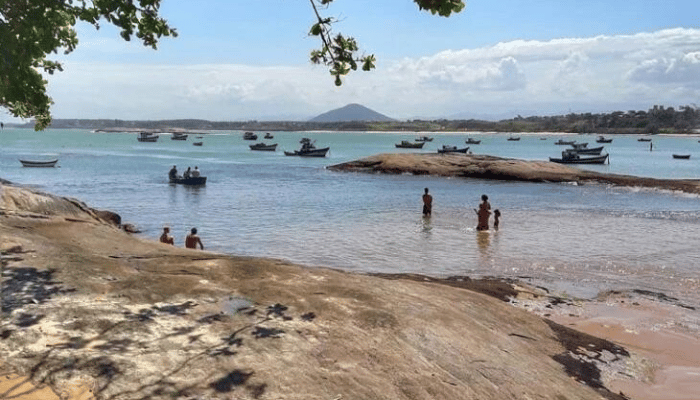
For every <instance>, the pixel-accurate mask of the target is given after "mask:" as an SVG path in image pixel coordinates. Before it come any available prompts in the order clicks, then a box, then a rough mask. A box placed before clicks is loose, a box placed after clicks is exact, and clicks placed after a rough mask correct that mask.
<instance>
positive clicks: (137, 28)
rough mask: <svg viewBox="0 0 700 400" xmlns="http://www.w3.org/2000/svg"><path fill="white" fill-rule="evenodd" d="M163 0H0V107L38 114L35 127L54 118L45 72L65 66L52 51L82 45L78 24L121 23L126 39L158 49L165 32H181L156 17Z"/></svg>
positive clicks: (27, 114) (67, 50) (24, 114)
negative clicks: (51, 111) (135, 39)
mask: <svg viewBox="0 0 700 400" xmlns="http://www.w3.org/2000/svg"><path fill="white" fill-rule="evenodd" d="M159 7H160V0H92V1H89V0H0V106H2V107H4V108H6V109H7V110H9V111H10V113H11V114H12V115H14V116H16V117H22V118H30V117H34V118H36V125H35V129H37V130H41V129H44V128H46V127H47V126H48V125H49V123H50V122H51V114H50V107H51V104H52V101H51V98H50V97H49V96H48V95H47V94H46V85H47V82H46V80H45V79H44V77H43V75H42V71H43V72H45V73H48V74H49V75H51V74H53V73H54V72H56V71H62V70H63V68H62V66H61V64H60V63H59V62H56V61H52V60H49V59H48V57H49V55H50V54H51V53H58V51H63V52H64V53H66V54H67V53H70V52H72V51H73V50H74V49H75V47H76V46H77V45H78V37H77V35H76V32H75V25H76V23H77V22H78V21H85V22H87V23H89V24H92V25H93V26H95V28H97V29H99V28H100V22H101V21H102V20H104V21H106V22H107V23H110V24H112V25H114V26H116V27H118V28H119V29H120V30H121V32H120V35H121V37H122V38H123V39H124V40H127V41H128V40H131V38H132V37H134V36H135V37H136V38H137V39H139V40H140V41H141V42H143V44H144V45H145V46H148V47H152V48H154V49H155V48H156V45H157V43H158V40H159V39H160V38H161V37H162V36H177V33H176V31H175V30H174V29H172V28H170V26H168V24H167V22H166V21H165V20H164V19H162V18H161V17H159V16H158V10H159Z"/></svg>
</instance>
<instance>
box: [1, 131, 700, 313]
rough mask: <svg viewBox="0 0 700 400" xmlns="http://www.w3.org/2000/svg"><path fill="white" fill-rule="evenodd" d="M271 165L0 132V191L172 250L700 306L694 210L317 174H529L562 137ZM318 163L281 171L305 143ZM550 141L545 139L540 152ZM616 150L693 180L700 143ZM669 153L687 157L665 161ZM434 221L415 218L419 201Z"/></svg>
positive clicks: (237, 146)
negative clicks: (438, 161) (467, 151)
mask: <svg viewBox="0 0 700 400" xmlns="http://www.w3.org/2000/svg"><path fill="white" fill-rule="evenodd" d="M273 134H274V135H275V139H274V140H271V141H266V142H274V143H279V145H278V148H277V151H276V152H274V153H270V152H254V151H251V150H250V149H249V148H248V145H249V144H252V143H254V142H250V141H244V140H243V139H242V132H238V131H231V132H227V131H224V132H213V133H210V134H206V135H204V137H203V139H201V140H202V141H203V142H204V145H203V146H202V147H196V146H193V145H192V142H193V141H194V137H193V136H194V135H190V138H188V140H187V141H185V142H181V141H172V140H170V137H169V136H168V135H161V137H160V140H159V141H158V142H157V143H139V142H137V140H136V135H135V134H130V133H93V132H90V131H88V130H48V131H45V132H34V131H32V130H25V129H7V128H6V129H4V130H2V131H0V149H1V150H0V177H1V178H3V179H7V180H10V181H13V182H16V183H21V184H25V185H30V186H33V187H36V188H39V189H41V190H45V191H48V192H51V193H56V194H60V195H63V196H69V197H75V198H78V199H80V200H82V201H85V202H86V203H88V204H89V205H90V206H92V207H95V208H102V209H109V210H112V211H115V212H117V213H119V214H120V215H121V216H122V218H123V220H124V221H125V222H129V223H132V224H134V225H136V226H137V227H138V228H140V229H142V233H141V234H140V236H142V237H145V238H151V239H154V240H156V239H157V238H158V236H159V235H160V233H161V230H162V227H163V226H164V225H168V226H170V227H171V231H172V233H173V235H174V237H175V241H176V244H177V245H179V246H182V245H183V242H184V237H185V235H186V233H187V232H188V231H189V229H190V228H192V227H197V228H198V230H199V233H200V236H201V237H202V239H203V242H204V244H205V246H206V248H207V249H208V250H213V251H217V252H223V253H229V254H237V255H249V256H262V257H273V258H281V259H286V260H289V261H293V262H297V263H302V264H306V265H312V266H326V267H332V268H337V269H342V270H348V271H361V272H388V273H401V272H411V273H421V274H427V275H431V276H443V277H444V276H451V275H469V276H473V277H477V276H499V277H519V278H525V279H530V280H531V281H533V282H534V283H537V284H541V285H544V286H546V287H549V288H550V289H552V290H554V291H557V292H565V293H566V294H569V295H572V296H579V297H593V296H595V295H596V294H597V293H598V292H599V291H601V290H608V289H617V290H622V289H642V290H651V291H658V292H663V293H665V294H667V295H670V296H675V297H678V298H679V299H681V300H682V301H683V302H684V303H686V304H689V305H691V306H695V307H698V306H700V247H699V246H698V244H700V197H699V196H697V195H691V194H685V193H678V192H670V191H663V190H655V189H641V188H623V187H612V186H608V185H602V184H591V185H573V184H554V183H524V182H500V181H487V180H478V179H461V178H442V177H430V176H412V175H374V174H359V173H346V172H333V171H329V170H328V169H326V168H325V167H326V166H328V165H332V164H337V163H341V162H345V161H350V160H354V159H358V158H361V157H365V156H369V155H373V154H377V153H384V152H407V151H408V152H415V151H421V152H435V151H436V149H437V148H438V147H439V146H441V145H443V144H450V145H458V146H460V147H463V146H465V144H464V140H465V139H466V138H467V137H468V136H471V137H474V138H477V139H482V144H480V145H472V146H471V149H472V151H473V152H474V153H475V154H489V155H494V156H501V157H512V158H519V159H529V160H547V158H548V157H550V156H552V157H554V156H559V154H560V152H561V150H562V149H563V147H562V146H556V145H554V142H555V141H556V140H558V139H559V138H563V139H565V140H577V141H578V142H589V143H590V144H589V146H590V147H592V146H595V145H596V143H595V138H596V136H597V135H567V134H524V133H523V134H517V135H519V136H520V137H521V140H520V141H507V140H506V139H507V138H508V137H509V136H510V135H508V134H496V133H470V134H468V135H467V134H465V133H440V134H431V136H433V137H434V138H435V139H434V141H433V142H430V143H428V144H426V145H425V147H424V148H423V149H422V150H402V149H396V148H395V147H394V143H398V142H399V141H401V140H413V139H414V138H416V137H418V136H419V135H422V134H418V133H411V132H409V133H405V132H404V133H356V132H352V133H349V132H314V133H310V132H273ZM305 136H308V137H311V138H313V139H314V140H316V144H317V145H318V146H319V147H325V146H330V147H331V151H330V154H329V156H328V157H326V158H321V159H312V158H309V159H306V158H298V157H286V156H284V154H283V150H293V149H296V148H298V146H299V139H300V138H301V137H305ZM541 138H545V139H546V140H542V139H541ZM637 138H638V136H614V140H613V143H610V144H607V145H605V146H606V151H607V152H608V153H609V154H610V164H609V165H608V164H606V165H600V166H587V167H584V168H590V169H596V170H600V171H604V172H612V173H621V174H631V175H637V176H649V177H659V178H698V177H700V143H698V139H699V138H698V137H654V138H653V142H652V143H653V149H652V151H650V149H649V143H647V142H638V141H637ZM672 154H691V158H690V160H675V159H673V158H672ZM56 157H57V158H59V160H60V161H59V163H58V165H59V166H60V167H59V168H23V167H22V166H21V164H20V163H19V161H18V159H20V158H30V159H50V158H56ZM172 165H177V167H178V169H179V171H180V172H182V171H183V170H184V169H185V168H186V167H187V166H191V167H194V166H195V165H196V166H198V167H199V168H200V170H202V172H203V175H205V176H207V177H208V181H207V184H206V186H204V187H185V186H180V185H170V184H169V183H168V181H167V173H168V170H169V169H170V167H171V166H172ZM425 187H428V188H430V192H431V193H432V195H433V197H434V207H433V215H432V217H431V218H429V219H425V218H423V217H422V215H421V208H422V203H421V195H422V193H423V188H425ZM482 194H487V195H488V196H489V198H490V202H491V205H492V208H494V209H496V208H497V209H499V210H501V212H502V219H501V227H500V230H498V231H491V232H488V233H480V232H476V231H475V229H474V228H475V226H476V214H475V212H474V208H476V207H477V206H478V203H479V198H480V196H481V195H482Z"/></svg>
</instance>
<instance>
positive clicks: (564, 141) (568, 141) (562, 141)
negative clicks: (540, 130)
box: [554, 139, 576, 146]
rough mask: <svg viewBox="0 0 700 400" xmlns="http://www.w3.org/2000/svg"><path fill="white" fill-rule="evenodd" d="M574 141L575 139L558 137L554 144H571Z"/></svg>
mask: <svg viewBox="0 0 700 400" xmlns="http://www.w3.org/2000/svg"><path fill="white" fill-rule="evenodd" d="M574 143H576V141H575V140H563V139H559V140H557V141H556V142H554V144H557V145H560V146H571V145H572V144H574Z"/></svg>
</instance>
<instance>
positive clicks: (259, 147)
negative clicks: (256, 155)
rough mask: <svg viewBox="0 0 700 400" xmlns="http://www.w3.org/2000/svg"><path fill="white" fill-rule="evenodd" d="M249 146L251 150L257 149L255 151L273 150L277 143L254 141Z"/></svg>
mask: <svg viewBox="0 0 700 400" xmlns="http://www.w3.org/2000/svg"><path fill="white" fill-rule="evenodd" d="M249 147H250V149H251V150H257V151H275V149H276V148H277V143H275V144H265V143H255V144H251V145H250V146H249Z"/></svg>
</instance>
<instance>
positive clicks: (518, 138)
mask: <svg viewBox="0 0 700 400" xmlns="http://www.w3.org/2000/svg"><path fill="white" fill-rule="evenodd" d="M508 140H509V141H511V142H517V141H519V140H520V136H511V137H509V138H508Z"/></svg>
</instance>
